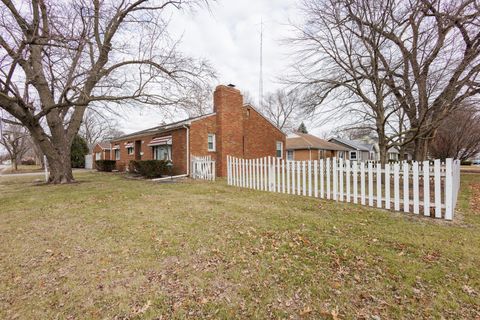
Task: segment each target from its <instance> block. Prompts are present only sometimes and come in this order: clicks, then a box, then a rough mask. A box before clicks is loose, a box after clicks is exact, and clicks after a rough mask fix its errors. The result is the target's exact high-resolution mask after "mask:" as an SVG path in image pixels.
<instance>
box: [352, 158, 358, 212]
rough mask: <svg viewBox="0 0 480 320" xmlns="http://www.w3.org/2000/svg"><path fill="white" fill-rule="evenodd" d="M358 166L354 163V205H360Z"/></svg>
mask: <svg viewBox="0 0 480 320" xmlns="http://www.w3.org/2000/svg"><path fill="white" fill-rule="evenodd" d="M357 174H358V165H357V162H356V161H353V203H358V176H357Z"/></svg>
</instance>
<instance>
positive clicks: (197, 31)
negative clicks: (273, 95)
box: [119, 0, 318, 133]
mask: <svg viewBox="0 0 480 320" xmlns="http://www.w3.org/2000/svg"><path fill="white" fill-rule="evenodd" d="M297 4H298V1H295V0H241V1H238V0H219V1H218V2H214V3H211V5H210V10H206V9H202V10H197V11H196V12H194V13H192V12H185V11H182V12H177V13H175V14H174V16H173V17H172V21H171V25H170V32H171V33H172V35H173V37H174V38H177V39H178V38H180V37H181V38H182V42H181V45H180V50H181V51H182V52H184V53H185V54H187V55H190V56H193V57H198V58H206V59H207V60H209V61H210V63H211V64H212V66H213V67H214V68H215V69H216V71H217V76H218V84H229V83H233V84H235V85H236V86H237V88H238V89H240V90H241V91H242V92H244V91H248V92H249V94H250V95H251V96H252V97H253V98H254V99H255V101H258V91H259V90H258V89H259V69H260V67H259V65H260V58H259V56H260V21H261V20H262V19H263V23H264V32H263V79H264V85H263V87H264V90H263V91H264V94H265V93H267V92H269V91H273V90H275V89H276V88H278V87H280V86H281V84H280V83H279V81H278V78H279V77H280V76H282V75H283V74H284V73H285V72H286V69H287V68H288V66H289V65H290V64H291V63H292V59H291V58H290V57H289V51H288V50H289V46H288V45H286V44H285V42H284V41H282V40H285V38H287V37H288V35H289V34H291V32H292V27H291V26H289V24H288V22H289V21H290V20H297V18H298V10H297ZM212 95H213V92H212ZM212 99H213V98H212ZM212 101H213V100H212ZM184 117H185V115H183V114H178V115H177V118H179V119H181V118H184ZM163 120H167V121H168V120H169V119H164V117H163V116H162V114H161V113H160V112H159V111H158V110H155V109H152V108H148V109H143V110H141V111H140V110H135V111H133V112H129V116H128V118H127V119H120V120H119V122H120V126H121V129H122V130H123V131H125V132H126V133H129V132H133V131H137V130H141V129H144V128H147V127H150V126H156V125H158V124H159V123H161V122H162V121H163ZM306 124H307V128H308V129H309V130H310V131H317V132H318V128H317V130H314V128H309V123H308V121H307V122H306Z"/></svg>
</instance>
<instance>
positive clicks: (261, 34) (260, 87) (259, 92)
mask: <svg viewBox="0 0 480 320" xmlns="http://www.w3.org/2000/svg"><path fill="white" fill-rule="evenodd" d="M258 97H259V98H258V107H259V108H261V106H262V103H263V17H262V18H261V20H260V76H259V81H258Z"/></svg>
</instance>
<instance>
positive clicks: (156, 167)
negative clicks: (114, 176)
mask: <svg viewBox="0 0 480 320" xmlns="http://www.w3.org/2000/svg"><path fill="white" fill-rule="evenodd" d="M168 163H170V161H165V160H132V161H130V163H129V165H128V168H129V171H130V172H135V173H138V174H140V175H142V176H143V177H145V178H158V177H161V176H163V175H167V174H170V172H169V168H168V166H167V164H168Z"/></svg>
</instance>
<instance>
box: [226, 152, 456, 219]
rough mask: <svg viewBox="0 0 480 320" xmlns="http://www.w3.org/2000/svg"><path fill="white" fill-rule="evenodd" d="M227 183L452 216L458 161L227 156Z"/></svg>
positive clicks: (445, 217) (426, 214) (435, 215)
mask: <svg viewBox="0 0 480 320" xmlns="http://www.w3.org/2000/svg"><path fill="white" fill-rule="evenodd" d="M227 166H228V170H227V176H228V178H227V182H228V184H229V185H233V186H238V187H244V188H251V189H257V190H264V191H270V192H280V193H288V194H297V195H303V196H310V197H318V198H322V199H332V200H336V201H343V202H353V203H359V204H362V205H368V206H372V207H373V206H375V207H377V208H385V209H393V210H395V211H403V212H413V213H414V214H420V213H422V214H423V215H424V216H431V217H435V218H443V219H446V220H452V219H453V214H454V211H455V206H456V203H457V196H458V191H459V188H460V161H459V160H453V159H446V161H445V162H444V163H441V161H440V160H434V161H424V162H416V161H413V162H412V163H408V162H396V163H389V164H385V165H381V164H380V163H378V162H357V161H349V160H342V159H336V158H332V159H328V158H327V159H321V160H319V161H317V160H315V161H285V160H280V159H278V158H272V157H265V158H260V159H240V158H234V157H230V156H229V157H228V158H227Z"/></svg>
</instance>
